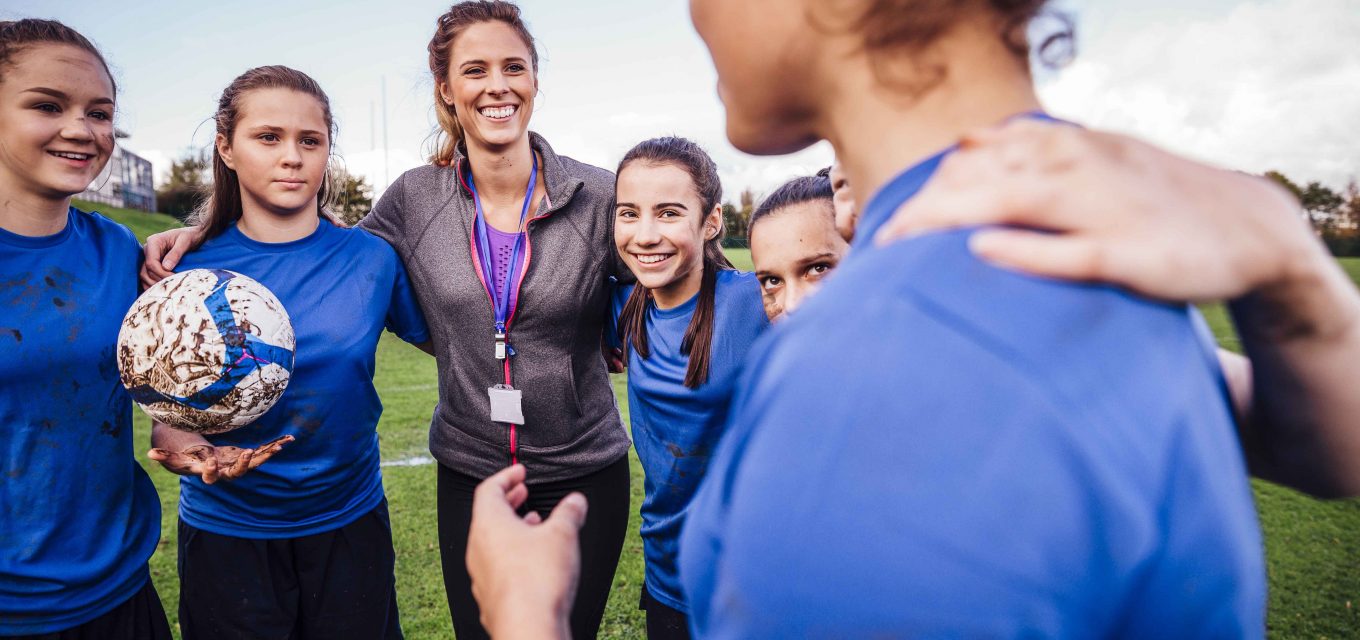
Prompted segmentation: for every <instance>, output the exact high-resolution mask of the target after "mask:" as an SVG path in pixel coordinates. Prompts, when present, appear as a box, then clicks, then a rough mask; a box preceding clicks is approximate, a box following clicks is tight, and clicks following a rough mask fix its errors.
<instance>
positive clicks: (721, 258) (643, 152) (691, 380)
mask: <svg viewBox="0 0 1360 640" xmlns="http://www.w3.org/2000/svg"><path fill="white" fill-rule="evenodd" d="M632 162H645V163H648V164H656V165H659V164H670V165H675V166H677V167H680V168H681V169H684V170H685V172H686V173H688V174H689V177H690V180H691V181H692V182H693V184H694V191H695V193H698V194H699V201H700V203H701V204H702V214H703V215H702V216H700V218H699V221H700V222H699V224H700V225H702V224H703V220H704V219H705V218H707V217H708V215H709V212H711V211H713V209H714V208H715V207H717V206H718V201H719V200H721V199H722V181H721V180H719V178H718V166H717V165H716V164H714V163H713V159H712V158H710V157H709V156H708V153H706V152H705V151H704V150H703V148H701V147H700V146H699V145H697V144H695V143H693V142H691V141H689V140H686V139H685V138H680V137H675V136H667V137H664V138H652V139H651V140H645V141H643V142H640V143H638V144H637V146H635V147H633V148H632V149H630V150H629V151H628V153H627V154H624V156H623V160H622V161H620V162H619V169H618V171H617V172H615V175H616V176H617V175H618V174H619V173H622V172H623V168H624V167H626V166H628V165H629V163H632ZM722 237H723V226H722V225H719V226H718V233H717V234H716V235H714V236H713V237H712V238H710V239H708V240H706V241H705V242H704V258H703V265H702V267H701V268H702V269H703V280H701V281H700V285H699V301H698V303H697V304H696V305H695V307H694V316H693V317H692V318H691V319H690V321H689V327H688V328H687V329H685V338H684V340H683V341H681V343H680V353H682V354H684V355H686V356H689V366H688V367H687V368H686V369H685V386H686V387H689V388H690V389H695V388H698V387H699V386H700V385H702V384H704V383H705V382H708V365H709V361H710V360H711V359H712V354H713V316H714V309H715V307H716V304H717V303H716V298H717V288H718V286H717V285H718V271H720V270H722V269H735V268H736V267H734V266H732V262H731V261H730V260H728V259H727V254H725V253H723V250H722ZM651 302H652V292H651V290H649V289H647V288H646V287H644V286H642V285H641V284H638V285H634V287H633V292H632V293H631V294H629V296H628V301H627V302H625V303H624V305H623V313H622V314H620V316H619V340H620V341H622V342H623V343H624V344H625V345H628V346H629V347H631V348H632V349H633V350H634V351H636V352H637V353H638V355H640V356H642V357H643V358H647V357H650V356H651V349H649V348H648V347H647V307H648V306H649V305H650V304H651Z"/></svg>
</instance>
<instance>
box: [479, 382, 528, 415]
mask: <svg viewBox="0 0 1360 640" xmlns="http://www.w3.org/2000/svg"><path fill="white" fill-rule="evenodd" d="M486 392H487V394H488V395H490V396H491V421H492V422H510V423H514V424H524V409H523V407H522V406H521V400H522V399H523V394H522V392H521V391H520V390H519V389H516V388H514V387H512V386H510V385H505V384H498V385H496V386H494V387H489V388H488V389H487V390H486Z"/></svg>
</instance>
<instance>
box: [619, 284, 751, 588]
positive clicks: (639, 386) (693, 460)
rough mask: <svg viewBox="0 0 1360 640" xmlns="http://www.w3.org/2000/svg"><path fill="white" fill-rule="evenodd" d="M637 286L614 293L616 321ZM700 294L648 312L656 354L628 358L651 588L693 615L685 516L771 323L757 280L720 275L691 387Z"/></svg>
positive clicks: (649, 336)
mask: <svg viewBox="0 0 1360 640" xmlns="http://www.w3.org/2000/svg"><path fill="white" fill-rule="evenodd" d="M632 290H633V287H632V286H628V287H620V288H619V289H618V290H616V291H615V293H614V313H613V317H614V318H615V319H617V318H618V317H619V314H620V313H622V311H623V305H624V303H625V302H627V300H628V295H629V294H630V293H631V292H632ZM698 300H699V296H697V295H696V296H694V297H693V298H690V299H689V301H688V302H685V303H684V304H682V305H680V306H678V307H675V308H673V309H658V308H656V305H655V304H651V305H648V308H647V346H648V348H649V350H650V352H651V355H650V356H649V357H647V358H643V357H641V356H639V355H638V354H637V352H635V351H632V350H631V349H630V350H629V354H628V416H629V420H630V422H631V423H632V427H633V446H634V447H635V448H636V449H637V454H638V459H639V460H640V461H641V462H642V470H643V472H644V473H645V480H644V483H643V491H644V494H643V498H642V552H643V555H644V556H645V558H646V570H645V571H646V573H645V579H646V586H647V590H648V591H649V592H651V594H652V596H653V597H654V598H656V599H657V600H659V601H661V603H662V604H665V605H666V606H669V607H671V608H674V609H677V610H679V611H688V610H689V607H688V606H687V605H686V604H685V599H684V595H683V592H682V591H681V588H680V576H679V574H678V571H677V569H676V565H675V558H676V555H677V551H678V549H677V547H678V545H679V538H680V528H681V525H682V524H683V523H684V520H685V511H686V509H688V507H689V503H690V500H691V498H693V497H694V492H695V490H696V489H697V488H698V486H699V481H700V480H701V479H702V478H703V477H704V472H705V471H706V470H707V469H708V463H709V459H710V456H711V455H712V452H713V449H714V446H715V445H716V444H717V441H718V437H719V436H721V435H722V427H723V425H724V423H723V422H722V421H721V420H714V414H715V413H721V412H723V411H724V410H725V408H726V406H727V403H728V401H729V400H730V398H731V390H732V385H733V383H734V382H735V381H736V377H737V374H738V372H739V371H740V370H741V365H742V362H743V361H744V360H745V358H746V352H747V351H748V350H749V349H750V348H751V345H752V344H753V343H755V341H756V338H757V337H759V336H760V334H761V333H762V332H763V331H764V330H765V328H766V327H767V326H768V325H769V321H768V320H767V319H766V318H765V310H764V307H762V306H761V300H760V288H759V284H758V283H757V282H756V278H755V276H754V275H752V274H749V273H742V272H740V271H734V270H723V271H719V272H718V273H717V278H716V289H715V290H714V299H713V303H714V304H713V310H714V313H713V349H712V355H711V357H710V359H709V365H708V381H707V382H705V383H704V384H702V385H700V386H699V387H698V388H695V389H690V388H688V387H686V386H685V372H686V371H687V370H688V367H689V356H687V355H684V354H682V353H681V352H680V345H681V343H682V342H683V341H684V338H685V330H686V329H688V328H689V323H690V319H691V318H693V316H694V308H695V306H696V305H697V304H698Z"/></svg>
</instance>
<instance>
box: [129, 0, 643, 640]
mask: <svg viewBox="0 0 1360 640" xmlns="http://www.w3.org/2000/svg"><path fill="white" fill-rule="evenodd" d="M429 54H430V71H431V73H432V74H433V76H434V84H435V112H436V114H437V116H438V119H439V124H440V129H441V131H440V132H439V134H440V135H439V140H438V149H437V151H436V152H435V154H434V155H433V156H432V157H431V158H430V162H431V163H430V164H429V165H426V166H422V167H419V168H417V169H412V170H411V171H408V172H406V173H404V174H402V176H401V177H399V178H397V180H396V181H395V182H393V183H392V185H391V186H390V187H389V188H388V189H387V191H386V192H385V193H384V194H383V196H382V198H381V199H380V200H379V201H378V203H377V205H376V206H375V207H374V208H373V211H372V212H371V213H370V214H369V215H368V217H366V218H364V220H363V221H362V222H361V223H360V225H359V226H360V227H362V228H364V229H366V230H368V231H369V232H371V233H373V234H374V235H377V236H378V237H380V238H382V239H384V240H386V241H387V242H388V243H390V244H391V245H392V246H393V247H394V248H396V250H397V253H398V255H400V256H401V259H402V261H403V262H405V265H406V268H407V271H408V273H409V275H410V277H411V282H412V285H413V286H414V287H415V292H416V296H417V298H419V301H420V305H421V307H422V310H423V311H424V313H425V317H426V318H428V319H429V323H430V333H431V339H432V342H433V347H434V355H435V358H436V360H437V362H438V369H439V405H438V407H436V408H435V412H434V418H433V420H432V421H431V424H430V451H431V452H432V453H433V455H434V457H435V459H436V460H437V461H438V463H439V464H438V475H439V484H438V504H439V542H440V552H441V559H442V563H443V569H444V584H445V588H446V590H447V592H448V600H449V610H450V612H451V614H452V617H453V626H454V630H455V632H456V633H457V635H458V637H459V638H460V639H464V638H478V637H487V636H486V631H485V630H484V629H483V628H482V625H481V623H480V621H479V612H478V608H477V602H476V600H474V599H473V597H472V588H471V583H470V581H469V579H468V574H467V569H466V564H465V558H464V555H465V552H466V547H467V533H468V527H469V524H470V519H471V516H472V492H473V489H474V488H475V487H476V485H477V484H478V483H479V482H480V481H481V480H482V479H483V478H485V477H487V476H489V475H491V474H493V473H495V472H496V471H497V470H499V469H501V468H504V467H505V466H507V465H509V464H511V463H512V462H519V463H521V464H524V465H525V466H526V467H527V469H528V482H529V484H530V486H531V487H532V490H531V492H530V493H531V495H530V497H529V499H528V502H526V503H525V505H524V510H526V511H529V512H533V513H537V514H538V517H547V515H548V513H549V512H550V511H551V509H552V507H553V506H554V505H556V504H557V503H558V502H559V501H560V500H561V499H562V498H563V497H564V496H566V495H568V494H569V493H572V492H580V493H582V494H584V495H585V496H586V497H587V498H588V499H589V501H590V514H589V517H588V518H587V520H586V523H585V525H584V527H583V529H582V530H581V536H580V549H581V580H580V583H579V587H578V590H577V593H576V596H575V599H574V602H572V603H571V612H570V623H571V633H572V636H573V637H575V638H593V637H595V635H596V633H597V631H598V629H599V625H600V620H601V618H602V616H603V614H604V608H605V604H606V602H607V600H608V598H609V589H610V586H611V585H612V583H613V579H614V570H615V568H616V567H617V565H618V559H619V553H620V551H621V549H622V546H623V538H624V535H625V532H626V530H627V524H628V513H629V503H628V499H629V472H628V461H627V457H626V456H627V453H628V447H629V440H628V435H627V432H626V431H624V428H623V425H622V423H621V422H620V418H619V412H618V407H617V405H616V403H615V400H614V394H613V389H612V387H611V386H610V383H609V376H608V371H607V370H606V364H605V361H604V358H603V357H602V355H601V350H600V340H601V335H602V332H603V328H604V322H605V318H606V313H607V311H608V309H609V287H610V283H609V279H610V277H611V276H612V275H614V274H615V273H617V272H618V271H619V267H618V260H617V257H616V254H615V252H614V235H613V233H614V232H613V219H614V215H613V200H614V175H613V174H612V173H610V172H609V171H606V170H604V169H600V168H597V167H592V166H590V165H587V164H583V163H580V162H577V161H575V160H572V159H570V158H566V157H563V156H559V155H557V153H555V152H554V151H553V149H552V147H550V146H549V145H548V143H547V141H546V140H544V139H543V138H542V137H541V136H539V135H537V134H534V133H531V132H529V118H530V116H531V115H532V114H533V105H534V98H535V96H536V95H537V93H538V80H537V70H538V53H537V51H536V50H535V47H534V40H533V36H532V35H530V33H529V31H528V29H527V28H526V27H525V25H524V23H523V21H522V20H521V19H520V15H519V9H518V8H517V7H516V6H515V5H513V4H510V3H507V2H499V1H496V2H483V1H478V2H462V3H459V4H456V5H454V6H453V7H452V8H450V9H449V11H448V12H447V13H445V14H444V15H442V16H440V17H439V20H438V26H437V29H436V32H435V35H434V38H433V39H431V41H430V44H429ZM192 235H193V232H191V231H187V230H186V231H184V232H179V233H175V232H167V233H166V234H162V237H160V238H153V239H152V240H151V241H149V242H148V247H151V249H149V250H148V258H149V259H148V271H150V272H151V273H152V274H156V272H158V271H160V270H161V269H157V268H156V267H158V266H163V265H170V266H169V267H168V268H173V263H174V262H175V261H176V258H177V257H178V255H179V254H180V253H182V252H180V251H179V250H178V249H179V245H180V244H181V237H183V236H192ZM171 236H174V239H173V240H171V239H170V237H171ZM167 244H174V245H176V246H175V248H174V249H171V250H169V251H166V252H165V254H166V255H165V261H164V262H163V263H160V262H158V261H156V260H155V257H156V256H157V254H159V253H160V252H161V251H162V250H164V248H165V247H166V245H167ZM183 244H187V242H183ZM153 245H159V247H153ZM161 275H164V274H161ZM300 312H305V310H304V311H300ZM493 405H494V406H493ZM530 517H531V518H534V517H535V516H533V515H531V516H530ZM482 595H483V596H484V597H485V595H486V594H482ZM568 600H570V598H569V599H568ZM562 604H563V607H565V606H566V605H567V604H568V603H567V602H564V603H562Z"/></svg>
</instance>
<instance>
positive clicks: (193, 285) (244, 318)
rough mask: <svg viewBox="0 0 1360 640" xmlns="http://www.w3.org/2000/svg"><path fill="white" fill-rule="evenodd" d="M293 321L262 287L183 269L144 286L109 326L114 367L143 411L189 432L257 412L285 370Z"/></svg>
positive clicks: (222, 427)
mask: <svg viewBox="0 0 1360 640" xmlns="http://www.w3.org/2000/svg"><path fill="white" fill-rule="evenodd" d="M295 342H296V340H295V338H294V336H293V323H292V322H291V321H289V319H288V312H287V311H286V310H284V308H283V304H282V303H280V302H279V299H278V298H276V297H274V294H273V293H272V292H270V291H269V289H266V288H265V286H264V285H262V284H260V283H259V282H256V281H254V280H251V279H250V278H247V277H246V276H243V275H241V274H239V273H235V272H232V271H223V270H219V269H192V270H189V271H185V272H183V273H177V274H175V275H173V276H171V277H169V278H166V279H164V280H162V281H160V282H158V283H156V285H155V286H153V287H151V288H150V289H147V290H146V293H143V294H142V295H141V297H139V298H137V301H136V302H135V303H133V305H132V310H130V311H128V313H127V316H126V317H124V318H123V327H122V329H121V330H119V332H118V372H119V374H120V375H121V376H122V378H123V386H125V387H127V389H128V392H129V393H130V394H131V395H132V399H133V400H134V401H136V403H137V404H138V405H139V406H141V408H142V410H143V411H146V413H147V415H150V416H151V417H152V418H154V419H156V420H159V421H161V422H164V423H166V424H169V425H170V426H172V427H175V428H177V429H181V430H184V431H192V432H194V433H202V434H211V433H222V432H225V431H231V430H232V429H236V428H238V427H242V426H245V425H247V424H250V423H251V422H252V421H254V420H255V419H256V418H258V417H260V416H261V415H264V412H266V411H268V410H269V408H270V407H272V406H274V403H275V402H276V401H277V400H278V399H279V396H281V395H283V390H284V388H285V387H287V386H288V377H289V374H290V373H291V372H292V370H293V348H294V344H295Z"/></svg>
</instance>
